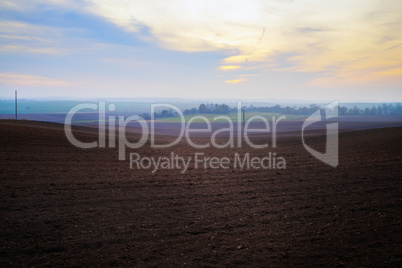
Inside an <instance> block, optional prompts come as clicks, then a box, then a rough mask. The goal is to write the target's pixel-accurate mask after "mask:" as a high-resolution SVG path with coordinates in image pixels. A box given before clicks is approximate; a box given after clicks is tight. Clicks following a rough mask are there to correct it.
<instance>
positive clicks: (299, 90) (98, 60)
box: [0, 0, 402, 102]
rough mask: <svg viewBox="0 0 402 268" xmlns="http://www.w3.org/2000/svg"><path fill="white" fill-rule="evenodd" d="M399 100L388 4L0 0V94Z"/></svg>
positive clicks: (397, 23)
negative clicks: (15, 92) (16, 91)
mask: <svg viewBox="0 0 402 268" xmlns="http://www.w3.org/2000/svg"><path fill="white" fill-rule="evenodd" d="M14 90H18V92H19V96H20V97H21V98H46V97H56V98H57V97H60V98H61V97H69V98H79V99H82V98H184V99H191V98H203V99H222V98H225V99H239V100H246V99H258V100H266V101H270V100H287V99H291V100H305V101H328V102H330V101H334V100H339V101H340V102H400V101H402V4H401V1H400V0H382V1H379V0H355V1H351V0H339V1H322V0H300V1H298V0H293V1H292V0H266V1H264V0H246V1H236V0H231V1H229V0H204V1H197V0H195V1H192V0H188V1H184V0H164V1H156V0H143V1H137V0H132V1H130V0H114V1H107V0H36V1H32V0H11V1H9V0H0V98H12V97H13V95H14Z"/></svg>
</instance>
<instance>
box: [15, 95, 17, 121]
mask: <svg viewBox="0 0 402 268" xmlns="http://www.w3.org/2000/svg"><path fill="white" fill-rule="evenodd" d="M15 120H18V113H17V90H16V91H15Z"/></svg>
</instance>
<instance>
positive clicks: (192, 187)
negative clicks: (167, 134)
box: [0, 120, 402, 267]
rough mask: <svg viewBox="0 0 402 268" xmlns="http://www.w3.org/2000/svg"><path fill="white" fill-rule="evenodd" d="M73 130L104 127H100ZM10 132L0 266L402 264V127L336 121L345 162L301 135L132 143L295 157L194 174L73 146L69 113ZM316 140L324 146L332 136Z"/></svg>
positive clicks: (14, 126)
mask: <svg viewBox="0 0 402 268" xmlns="http://www.w3.org/2000/svg"><path fill="white" fill-rule="evenodd" d="M74 133H75V134H76V136H77V137H78V138H79V139H80V140H83V141H93V140H96V139H97V134H96V132H94V131H93V130H86V129H84V128H79V129H76V131H75V132H74ZM132 135H134V134H132ZM0 137H1V138H0V148H1V151H0V187H1V197H0V200H1V203H0V215H1V225H0V252H1V253H0V265H1V266H2V267H8V266H56V267H59V266H85V267H86V266H101V267H105V266H131V267H132V266H137V267H177V266H179V267H182V266H185V267H188V266H195V267H236V266H240V267H267V266H271V267H276V266H283V267H289V266H299V265H300V266H308V267H311V266H333V267H335V266H353V267H356V266H357V267H359V266H366V267H367V266H375V267H382V266H385V267H398V266H399V267H400V266H402V244H401V243H402V218H401V217H402V211H401V207H402V180H401V179H402V176H401V175H402V172H401V171H402V170H401V167H402V158H401V157H402V155H401V150H402V128H401V127H398V128H382V129H371V130H362V131H354V132H343V133H340V136H339V140H340V147H339V159H340V163H339V166H338V167H336V168H333V167H330V166H328V165H326V164H324V163H322V162H320V161H319V160H317V159H315V158H314V157H313V156H311V155H310V154H309V153H308V152H307V151H306V150H305V149H304V147H303V146H302V144H301V141H300V137H288V138H285V137H284V138H280V139H279V140H278V147H277V148H271V147H270V148H268V149H259V150H258V149H251V148H248V147H243V148H233V149H214V148H207V149H204V150H195V149H193V148H191V147H190V146H189V145H188V144H187V143H186V142H185V140H184V141H183V142H181V143H179V144H178V145H177V146H175V147H173V148H169V149H154V148H150V146H149V144H147V145H145V146H144V147H142V148H140V149H136V150H134V149H127V152H137V153H138V154H141V155H143V156H155V157H158V156H160V155H169V154H170V153H171V151H173V152H174V153H175V154H178V155H181V156H193V155H194V153H195V152H203V153H204V154H205V156H218V157H223V156H226V157H230V158H233V154H234V153H236V152H237V153H240V154H244V153H250V155H253V156H264V155H267V153H268V152H275V153H276V154H277V155H278V156H283V157H284V158H285V159H286V167H287V168H286V170H278V169H267V170H265V169H243V170H241V169H239V168H237V169H234V168H229V169H206V170H204V169H195V168H194V166H192V168H191V169H189V170H187V172H186V173H184V174H182V173H181V170H177V169H173V170H159V171H158V172H156V173H154V174H153V173H152V172H151V171H150V170H137V169H130V168H129V162H128V161H118V153H117V149H111V148H96V149H80V148H76V147H74V146H73V145H71V144H70V143H69V142H68V141H67V139H66V137H65V134H64V130H63V126H62V125H57V124H52V123H40V122H24V121H19V122H16V121H9V120H1V121H0ZM160 139H161V140H162V141H163V137H160ZM257 139H261V141H262V139H263V137H261V138H257ZM307 139H308V144H309V145H310V146H312V147H314V148H320V149H322V150H323V148H324V143H325V138H324V137H323V136H314V135H312V136H309V137H308V138H307ZM206 140H208V139H206ZM196 141H197V142H199V143H202V142H204V141H205V139H204V140H203V138H197V140H196Z"/></svg>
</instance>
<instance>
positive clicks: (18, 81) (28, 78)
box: [0, 73, 73, 87]
mask: <svg viewBox="0 0 402 268" xmlns="http://www.w3.org/2000/svg"><path fill="white" fill-rule="evenodd" d="M0 83H1V84H8V85H16V86H30V87H42V86H51V87H65V86H72V85H73V84H71V83H69V82H66V81H61V80H57V79H53V78H49V77H43V76H36V75H26V74H10V73H0Z"/></svg>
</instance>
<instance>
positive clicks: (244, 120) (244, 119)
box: [241, 109, 246, 135]
mask: <svg viewBox="0 0 402 268" xmlns="http://www.w3.org/2000/svg"><path fill="white" fill-rule="evenodd" d="M241 111H242V113H243V135H244V128H245V125H246V116H245V111H244V109H242V110H241Z"/></svg>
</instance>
